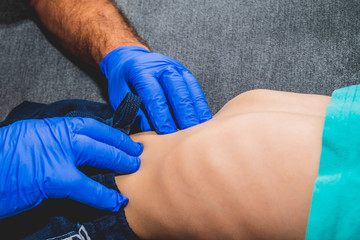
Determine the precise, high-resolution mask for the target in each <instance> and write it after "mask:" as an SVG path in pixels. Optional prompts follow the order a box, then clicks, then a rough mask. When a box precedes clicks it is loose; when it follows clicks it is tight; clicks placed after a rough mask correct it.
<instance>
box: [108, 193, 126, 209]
mask: <svg viewBox="0 0 360 240" xmlns="http://www.w3.org/2000/svg"><path fill="white" fill-rule="evenodd" d="M128 202H129V199H128V198H127V197H125V196H124V195H122V194H120V193H117V198H116V205H115V208H113V209H111V211H112V212H118V211H119V210H120V208H122V207H125V206H126V205H127V204H128Z"/></svg>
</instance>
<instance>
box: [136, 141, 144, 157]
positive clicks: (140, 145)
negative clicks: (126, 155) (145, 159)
mask: <svg viewBox="0 0 360 240" xmlns="http://www.w3.org/2000/svg"><path fill="white" fill-rule="evenodd" d="M138 146H139V150H138V153H137V154H136V156H140V155H141V154H142V152H143V150H144V145H143V144H142V143H138Z"/></svg>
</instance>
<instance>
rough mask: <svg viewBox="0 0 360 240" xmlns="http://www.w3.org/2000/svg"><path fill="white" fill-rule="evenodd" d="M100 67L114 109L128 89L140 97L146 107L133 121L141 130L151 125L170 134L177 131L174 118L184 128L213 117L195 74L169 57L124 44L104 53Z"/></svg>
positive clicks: (159, 131)
mask: <svg viewBox="0 0 360 240" xmlns="http://www.w3.org/2000/svg"><path fill="white" fill-rule="evenodd" d="M100 69H101V71H102V72H103V73H104V75H105V76H106V78H107V79H108V86H109V87H108V90H109V91H108V92H109V97H110V103H111V106H112V107H113V108H114V109H116V108H117V106H118V105H119V104H120V102H121V101H122V99H123V98H124V97H125V95H126V94H127V93H128V92H133V93H136V94H138V95H139V96H140V97H141V98H142V100H143V103H144V107H145V109H140V111H139V113H138V115H137V120H136V123H137V124H138V125H139V127H140V129H141V130H142V131H149V130H151V129H152V126H153V127H154V128H155V130H156V132H158V133H171V132H175V131H176V130H177V126H176V123H175V120H176V122H177V124H178V126H179V127H180V128H181V129H185V128H188V127H191V126H194V125H196V124H198V123H201V122H204V121H207V120H209V119H210V118H211V117H212V116H211V112H210V109H209V107H208V104H207V102H206V99H205V96H204V93H203V91H202V90H201V88H200V85H199V83H198V82H197V80H196V79H195V77H194V76H193V75H192V74H191V73H190V72H189V70H187V69H186V68H185V67H184V66H183V65H181V64H180V63H179V62H177V61H175V60H174V59H172V58H170V57H167V56H164V55H162V54H159V53H151V52H149V51H148V50H146V49H144V48H142V47H137V46H125V47H120V48H117V49H115V50H113V51H112V52H110V53H109V54H107V55H106V56H105V57H104V59H103V60H102V61H101V62H100ZM171 111H172V112H171ZM172 114H173V115H174V118H175V119H173V117H172ZM150 122H151V124H152V126H151V124H150Z"/></svg>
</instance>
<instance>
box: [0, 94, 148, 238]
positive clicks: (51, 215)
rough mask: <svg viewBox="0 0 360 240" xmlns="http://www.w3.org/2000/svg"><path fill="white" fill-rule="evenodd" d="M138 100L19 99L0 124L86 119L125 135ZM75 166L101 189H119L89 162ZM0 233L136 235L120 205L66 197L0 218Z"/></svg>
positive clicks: (22, 235)
mask: <svg viewBox="0 0 360 240" xmlns="http://www.w3.org/2000/svg"><path fill="white" fill-rule="evenodd" d="M140 104H141V99H140V98H139V97H138V96H135V95H133V94H128V95H127V96H126V97H125V99H124V100H123V101H122V103H121V104H120V106H119V107H118V108H117V109H116V111H113V109H112V108H111V107H110V106H108V105H106V104H102V103H96V102H91V101H85V100H64V101H59V102H55V103H51V104H39V103H32V102H24V103H22V104H20V105H19V106H18V107H16V108H15V109H14V110H13V111H12V112H11V113H10V114H9V116H8V117H7V118H6V119H5V120H4V121H3V122H1V123H0V127H3V126H7V125H9V124H11V123H14V122H16V121H19V120H24V119H42V118H50V117H88V118H93V119H96V120H98V121H100V122H103V123H105V124H108V125H110V126H112V127H115V128H117V129H120V130H121V131H123V132H125V133H126V134H129V133H130V131H131V126H132V124H133V122H134V119H135V116H136V114H137V112H138V110H139V107H140ZM132 131H134V130H132ZM80 170H81V171H83V172H84V173H85V174H86V175H88V176H90V177H91V178H92V179H94V180H95V181H98V182H100V183H101V184H103V185H105V186H106V187H108V188H112V189H115V190H117V191H119V190H118V189H117V186H116V183H115V175H114V173H111V172H109V171H106V170H101V169H97V168H93V167H89V166H84V167H81V168H80ZM89 194H91V193H89ZM0 233H1V236H3V237H5V236H6V239H29V240H30V239H34V240H35V239H36V240H40V239H53V240H55V239H56V240H58V239H69V240H89V239H104V240H108V239H109V240H110V239H139V238H138V237H137V236H136V235H135V233H134V232H133V231H132V230H131V228H130V227H129V225H128V223H127V221H126V217H125V213H124V209H123V208H121V209H120V210H119V211H118V212H117V213H112V212H108V211H103V210H98V209H95V208H93V207H90V206H86V205H84V204H81V203H78V202H75V201H72V200H70V199H47V200H44V201H43V202H42V203H41V204H40V205H39V206H37V207H35V208H33V209H31V210H29V211H26V212H23V213H20V214H18V215H15V216H12V217H9V218H5V219H2V220H0Z"/></svg>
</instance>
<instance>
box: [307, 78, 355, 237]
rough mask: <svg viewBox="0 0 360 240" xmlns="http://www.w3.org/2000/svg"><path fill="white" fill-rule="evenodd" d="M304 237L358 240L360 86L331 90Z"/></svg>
mask: <svg viewBox="0 0 360 240" xmlns="http://www.w3.org/2000/svg"><path fill="white" fill-rule="evenodd" d="M306 239H311V240H312V239H314V240H318V239H341V240H343V239H360V87H359V85H355V86H350V87H346V88H341V89H338V90H336V91H334V92H333V94H332V98H331V102H330V104H329V106H328V107H327V110H326V117H325V123H324V129H323V137H322V152H321V158H320V167H319V175H318V177H317V179H316V182H315V186H314V190H313V197H312V204H311V211H310V216H309V221H308V227H307V234H306Z"/></svg>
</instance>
